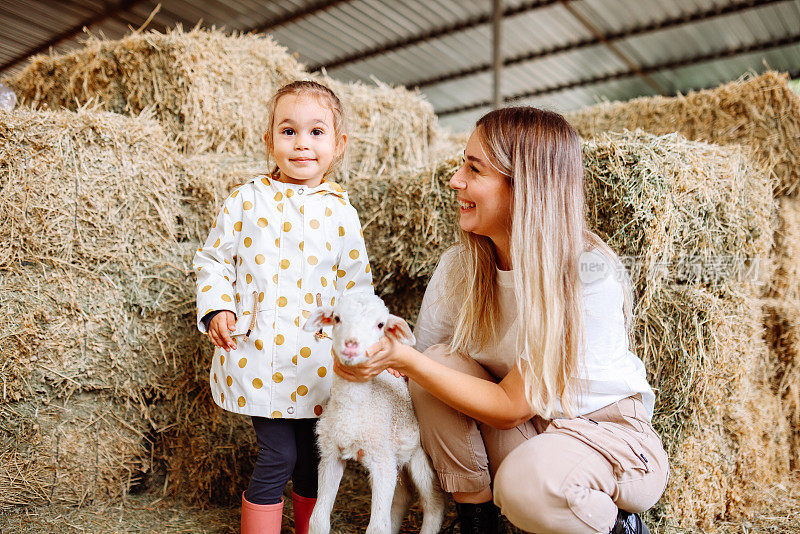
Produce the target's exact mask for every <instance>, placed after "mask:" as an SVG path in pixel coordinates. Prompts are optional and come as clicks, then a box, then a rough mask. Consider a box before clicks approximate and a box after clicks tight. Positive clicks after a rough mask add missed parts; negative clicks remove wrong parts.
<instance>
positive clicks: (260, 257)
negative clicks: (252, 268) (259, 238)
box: [256, 254, 267, 265]
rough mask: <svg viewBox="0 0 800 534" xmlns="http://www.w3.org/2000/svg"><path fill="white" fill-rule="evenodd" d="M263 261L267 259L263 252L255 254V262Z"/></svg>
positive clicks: (261, 262) (259, 263) (260, 262)
mask: <svg viewBox="0 0 800 534" xmlns="http://www.w3.org/2000/svg"><path fill="white" fill-rule="evenodd" d="M265 261H267V259H266V258H265V257H264V255H263V254H256V264H258V265H261V264H263V263H264V262H265Z"/></svg>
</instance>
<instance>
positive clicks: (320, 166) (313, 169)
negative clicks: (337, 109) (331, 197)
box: [272, 94, 346, 187]
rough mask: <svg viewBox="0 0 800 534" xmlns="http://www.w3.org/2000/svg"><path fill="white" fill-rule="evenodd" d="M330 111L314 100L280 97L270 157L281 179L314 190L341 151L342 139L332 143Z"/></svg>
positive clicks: (342, 147)
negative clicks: (278, 170)
mask: <svg viewBox="0 0 800 534" xmlns="http://www.w3.org/2000/svg"><path fill="white" fill-rule="evenodd" d="M333 124H334V118H333V112H332V111H331V109H330V108H329V107H326V106H324V105H323V104H322V103H321V102H320V101H319V100H318V99H317V98H315V97H313V96H308V95H291V94H290V95H284V96H282V97H280V98H279V99H278V102H276V105H275V114H274V120H273V125H272V139H273V145H274V146H273V148H272V156H273V157H274V158H275V163H276V164H277V165H278V168H279V169H280V171H281V180H282V181H285V182H288V183H292V184H305V185H307V186H308V187H315V186H317V185H319V184H320V183H321V182H322V178H323V177H324V176H325V173H326V172H327V171H328V169H329V168H330V166H331V163H332V162H333V160H334V158H335V157H336V156H337V155H338V154H339V152H340V151H341V150H343V149H344V143H345V142H346V138H345V137H344V136H343V138H342V141H341V142H340V143H339V144H340V145H341V146H337V144H336V132H335V131H334V128H333Z"/></svg>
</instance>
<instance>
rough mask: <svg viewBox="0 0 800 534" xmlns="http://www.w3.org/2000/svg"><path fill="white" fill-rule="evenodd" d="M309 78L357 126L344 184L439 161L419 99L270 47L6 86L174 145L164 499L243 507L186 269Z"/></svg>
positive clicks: (105, 44)
mask: <svg viewBox="0 0 800 534" xmlns="http://www.w3.org/2000/svg"><path fill="white" fill-rule="evenodd" d="M305 78H309V79H316V80H318V81H321V82H323V83H326V84H328V85H330V86H331V87H332V88H333V90H334V91H335V92H336V93H337V94H338V95H339V96H340V98H341V100H342V102H343V105H344V107H345V112H346V114H347V115H348V124H349V132H348V133H349V140H350V142H349V156H348V160H347V164H346V165H345V170H347V169H349V171H350V173H349V174H345V173H344V172H340V173H338V174H337V175H336V177H335V179H337V180H340V181H347V182H350V181H355V180H370V181H375V179H376V178H385V177H386V176H391V175H393V174H395V173H397V172H398V170H400V169H403V170H408V169H411V168H414V167H418V166H420V165H421V164H423V163H426V162H427V161H428V160H429V157H430V145H431V142H432V139H433V138H434V126H435V118H434V114H433V109H432V107H431V106H430V104H428V103H427V102H425V101H424V100H423V99H422V98H421V97H420V96H419V95H418V94H417V93H413V92H410V91H408V90H406V89H402V88H398V89H395V88H390V87H388V86H384V85H381V84H378V85H376V86H367V85H364V84H344V83H341V82H337V81H335V80H332V79H330V78H327V77H325V76H311V75H310V74H309V73H307V72H306V71H305V70H304V69H303V66H302V65H300V64H299V63H298V62H297V61H296V60H295V59H294V58H293V57H292V56H291V55H290V54H289V53H288V52H287V51H286V50H285V49H284V48H282V47H280V46H278V45H276V44H275V43H274V41H272V40H271V38H269V37H266V36H257V35H226V34H224V33H222V32H218V31H205V30H200V29H195V30H192V31H189V32H184V31H181V30H180V29H178V30H174V31H171V32H168V33H167V34H160V33H154V32H152V33H146V34H139V33H134V34H132V35H129V36H127V37H125V38H123V39H121V40H119V41H105V40H99V39H94V38H92V39H89V40H88V42H87V43H86V46H84V47H83V48H81V49H78V50H76V51H73V52H70V53H68V54H66V55H59V56H40V57H37V58H34V59H33V60H32V61H31V63H30V65H28V67H27V68H26V69H24V70H23V71H22V72H20V73H18V74H17V75H15V76H13V77H12V78H10V79H6V80H4V83H6V84H7V85H9V86H10V87H12V88H13V89H14V90H15V91H16V93H17V95H18V97H19V98H20V102H21V104H22V105H23V106H28V107H32V108H36V109H62V108H67V109H76V108H77V107H78V106H81V105H83V104H84V103H86V102H90V101H91V102H94V103H95V105H98V106H101V107H102V108H104V109H107V110H109V111H113V112H116V113H120V114H126V115H133V116H135V115H137V114H139V113H140V112H142V111H143V110H144V111H146V112H148V113H152V115H153V116H154V117H155V118H156V119H157V120H158V121H159V122H160V123H161V125H162V126H163V128H164V129H165V130H166V132H167V135H168V137H170V138H172V139H173V140H174V144H175V145H176V147H177V150H178V152H179V154H178V155H172V156H170V158H166V159H165V161H167V160H169V161H174V166H173V171H171V172H173V178H174V184H173V185H175V186H176V188H177V195H178V197H179V199H178V208H177V212H176V214H175V217H176V223H175V228H174V232H175V233H174V237H175V240H176V241H177V245H176V247H174V248H173V249H172V250H170V251H169V252H164V255H165V258H168V262H174V263H176V264H180V265H181V266H182V267H181V268H182V269H183V270H182V275H183V276H184V279H183V280H182V281H181V282H180V283H176V284H175V285H174V287H171V288H170V289H169V290H167V291H166V295H168V296H169V297H170V298H171V299H172V303H173V306H172V308H171V309H172V321H173V322H172V324H171V328H170V329H169V330H168V332H169V338H170V339H171V340H173V341H174V347H172V349H171V352H170V357H169V358H166V359H164V365H162V366H161V367H159V368H158V369H157V372H156V374H157V375H158V376H159V379H158V382H159V387H158V388H150V389H147V388H145V389H144V390H143V391H142V393H141V396H142V397H143V399H144V400H143V403H144V405H145V406H146V411H147V415H148V417H149V420H148V423H149V424H148V426H149V428H150V430H151V433H150V434H147V437H148V438H149V439H150V440H151V441H153V442H154V443H155V445H154V447H153V448H154V452H153V454H154V459H155V460H156V461H160V462H162V463H163V465H164V467H165V469H166V471H167V473H168V474H167V476H168V479H167V480H166V482H165V484H164V487H165V489H166V491H167V492H170V493H173V494H180V495H182V496H185V497H189V498H191V499H193V500H196V501H199V502H203V503H206V502H209V501H211V502H224V503H227V502H236V501H237V500H238V499H239V497H240V491H241V488H242V487H243V485H244V484H245V483H246V480H247V478H248V476H249V471H248V470H249V469H250V468H251V466H252V455H253V452H254V442H253V436H252V434H253V433H252V431H251V429H249V428H248V427H249V424H250V423H249V419H248V418H244V417H239V416H235V415H232V414H229V413H226V412H223V411H222V410H219V409H218V408H216V406H214V405H213V403H212V402H211V400H210V398H209V395H208V386H207V380H208V378H207V373H208V367H207V366H208V361H209V359H210V344H209V343H208V341H207V340H205V339H204V338H202V337H201V336H200V335H199V334H198V332H197V331H196V328H195V327H194V319H193V316H194V298H195V297H194V286H193V284H192V283H191V281H190V279H189V278H188V277H187V275H188V272H189V271H188V270H189V265H190V264H191V258H192V256H193V254H194V251H195V250H196V249H197V248H198V246H199V244H200V242H201V241H202V240H203V239H204V238H205V236H206V235H207V232H208V227H209V225H210V223H211V222H212V220H213V216H214V214H215V213H216V211H217V209H218V207H219V206H220V204H221V201H222V200H223V199H224V198H225V197H227V195H228V194H229V192H230V190H231V188H232V187H233V186H234V185H237V184H239V183H242V182H244V181H245V180H247V179H248V178H250V177H251V176H253V175H254V174H257V173H259V172H264V171H266V170H268V169H269V162H268V161H267V159H266V156H267V155H266V150H265V145H264V143H263V140H262V136H263V133H264V129H265V127H266V120H267V103H268V100H269V98H270V96H271V94H272V93H273V92H274V90H275V89H276V88H277V87H279V86H280V85H283V84H284V83H287V82H289V81H292V80H296V79H305ZM351 177H352V178H351ZM40 233H43V234H44V233H47V230H46V229H42V230H41V232H40ZM161 250H162V251H164V250H165V249H163V248H162V249H161ZM165 261H167V260H165ZM98 295H99V296H98V300H100V299H102V298H105V297H104V295H103V294H101V293H99V294H98ZM109 298H111V297H109ZM121 324H125V323H121ZM143 345H144V346H146V347H148V349H151V348H152V347H151V345H150V344H149V343H143ZM153 346H157V347H158V348H159V350H160V346H158V345H153ZM156 355H158V353H156ZM159 361H160V360H159ZM15 365H16V364H15ZM20 365H21V364H20ZM17 367H19V365H17ZM89 367H91V366H89ZM95 372H100V371H99V369H95ZM138 385H139V384H138V383H137V384H135V386H138ZM131 389H133V390H135V389H136V387H131Z"/></svg>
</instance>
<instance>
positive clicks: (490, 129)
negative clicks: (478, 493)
mask: <svg viewBox="0 0 800 534" xmlns="http://www.w3.org/2000/svg"><path fill="white" fill-rule="evenodd" d="M475 131H476V133H477V135H478V137H479V140H480V142H481V145H482V147H483V150H484V152H485V154H486V156H487V157H488V158H489V160H490V163H491V164H492V165H493V166H494V167H495V168H496V169H497V170H499V171H500V172H502V173H503V174H504V175H506V176H507V177H509V180H510V183H511V187H512V191H513V192H512V198H513V200H512V204H513V205H512V213H511V217H512V224H511V228H510V232H511V264H512V267H513V272H514V290H515V293H516V302H517V317H518V325H519V329H518V332H517V353H518V354H519V355H520V356H519V358H518V359H517V366H518V368H519V370H520V373H521V374H522V377H523V380H524V383H525V393H526V397H527V399H528V402H529V403H530V405H531V408H532V409H533V410H534V412H535V413H537V414H539V415H540V416H542V417H547V418H550V417H553V416H554V414H556V413H557V412H561V413H564V414H566V415H567V416H573V415H574V413H575V408H576V405H577V399H578V396H579V394H580V381H579V380H577V378H578V377H579V376H580V374H581V362H582V355H583V338H582V333H583V306H582V299H581V293H582V291H581V288H582V284H581V283H580V280H579V272H578V270H579V259H580V256H581V254H582V253H583V252H584V251H586V250H589V249H596V250H597V251H598V252H601V253H602V254H603V255H604V256H606V257H608V258H610V259H613V260H614V261H615V262H616V264H617V265H619V259H618V258H617V257H616V255H615V254H614V252H613V251H611V249H610V248H609V247H608V245H606V244H605V243H604V242H603V241H602V239H600V238H599V237H598V236H597V235H596V234H595V233H594V232H591V231H590V230H589V229H588V228H587V224H586V218H585V197H584V184H583V158H582V154H581V143H580V138H579V136H578V134H577V133H576V131H575V130H574V129H573V128H572V126H570V124H569V123H568V122H567V121H566V120H565V119H564V118H563V117H562V116H561V115H559V114H557V113H553V112H549V111H544V110H540V109H536V108H532V107H511V108H503V109H498V110H495V111H492V112H490V113H487V114H486V115H484V116H483V117H481V118H480V119H479V120H478V122H477V124H476V130H475ZM458 234H459V238H458V243H457V245H456V246H455V247H454V250H455V252H454V253H455V256H456V259H455V261H454V262H453V263H452V265H453V268H454V272H453V275H452V276H449V277H448V280H449V291H448V293H449V294H450V295H451V296H455V297H456V298H457V299H458V300H456V302H458V301H460V302H463V305H462V306H461V309H460V311H459V313H458V316H457V318H456V321H455V329H454V334H453V339H452V341H451V344H450V349H451V350H452V351H454V352H461V353H465V354H469V353H470V352H473V351H476V350H480V349H482V348H483V347H485V346H486V345H487V344H488V343H490V342H492V340H493V339H494V338H495V337H496V336H497V326H496V325H497V320H498V317H499V304H498V298H497V289H496V288H497V284H496V267H497V258H496V252H495V248H494V244H493V243H492V241H491V240H490V239H489V238H488V237H485V236H481V235H477V234H473V233H469V232H464V231H463V230H459V231H458ZM459 297H460V298H459ZM625 301H626V305H625V313H626V319H627V323H628V325H629V324H630V312H631V302H632V298H631V295H630V285H629V284H628V288H627V292H626V298H625ZM559 403H560V405H559Z"/></svg>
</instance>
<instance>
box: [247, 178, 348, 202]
mask: <svg viewBox="0 0 800 534" xmlns="http://www.w3.org/2000/svg"><path fill="white" fill-rule="evenodd" d="M253 181H254V182H255V183H256V184H263V185H265V186H267V187H270V188H272V189H275V190H276V191H280V192H282V193H285V192H286V191H287V190H289V189H294V190H295V192H298V191H299V190H301V189H302V190H304V192H305V193H306V194H307V195H314V194H318V193H319V194H330V195H334V196H337V197H339V198H347V192H346V191H345V190H344V188H342V186H341V185H339V184H337V183H336V182H331V181H328V180H325V179H323V180H322V182H321V183H320V184H319V185H318V186H316V187H308V186H305V185H302V184H289V183H286V182H280V181H278V180H275V179H274V178H272V177H270V176H269V175H267V174H262V175H258V176H256V177H255V178H254V179H253Z"/></svg>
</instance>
